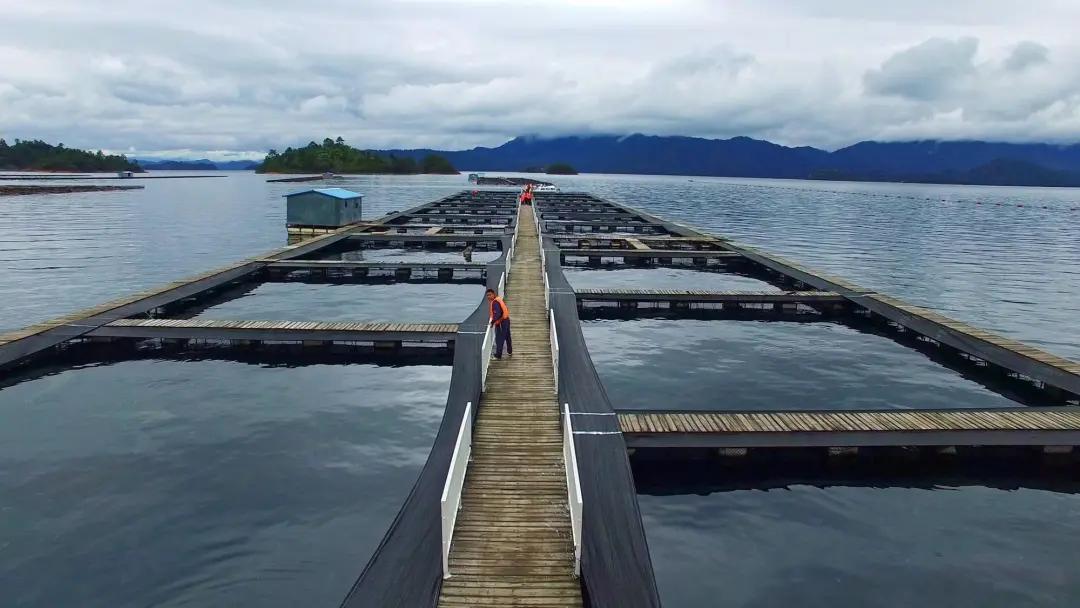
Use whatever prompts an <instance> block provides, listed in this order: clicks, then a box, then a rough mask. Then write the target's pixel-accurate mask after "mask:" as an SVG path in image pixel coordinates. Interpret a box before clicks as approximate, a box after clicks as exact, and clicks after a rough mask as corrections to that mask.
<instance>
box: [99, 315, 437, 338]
mask: <svg viewBox="0 0 1080 608" xmlns="http://www.w3.org/2000/svg"><path fill="white" fill-rule="evenodd" d="M457 331H458V324H456V323H353V322H347V321H330V322H327V321H226V320H216V319H118V320H116V321H113V322H112V323H109V324H107V325H104V326H102V327H98V328H97V329H94V330H92V331H90V332H89V333H88V334H87V335H88V336H90V337H92V338H146V339H150V338H159V339H186V340H253V341H262V340H273V341H293V342H302V341H314V342H320V341H322V342H335V341H336V342H435V343H442V344H448V343H451V342H453V341H454V340H455V339H456V338H457Z"/></svg>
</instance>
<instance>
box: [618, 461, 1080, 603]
mask: <svg viewBox="0 0 1080 608" xmlns="http://www.w3.org/2000/svg"><path fill="white" fill-rule="evenodd" d="M1018 485H1019V486H1020V487H1017V488H1013V489H1007V490H1006V489H998V488H990V487H983V486H979V485H968V486H946V485H942V486H933V487H928V488H913V487H904V485H903V484H900V485H898V486H894V487H859V486H853V487H848V486H828V487H817V486H813V485H804V484H791V485H788V486H785V487H780V488H773V489H768V490H757V489H733V490H730V491H722V492H717V493H713V494H708V495H705V496H695V495H682V496H639V497H638V500H639V503H640V505H641V510H642V512H643V518H644V521H645V528H646V531H647V533H648V539H649V550H650V553H651V554H652V559H653V567H654V568H655V571H656V578H657V584H658V585H659V588H660V594H661V596H662V597H663V601H664V606H665V608H698V607H701V606H739V607H761V608H765V607H770V608H771V607H773V606H809V607H815V608H816V607H821V608H834V607H836V606H866V607H871V606H872V607H878V608H902V607H908V606H985V607H991V606H992V607H1001V608H1015V607H1020V606H1024V607H1031V608H1034V607H1048V606H1060V607H1062V608H1064V607H1066V606H1075V605H1076V603H1077V598H1080V578H1078V577H1077V576H1076V571H1075V566H1076V560H1075V555H1076V538H1077V537H1078V535H1080V495H1078V494H1076V493H1074V492H1075V490H1076V489H1077V488H1075V487H1070V488H1069V490H1070V491H1068V492H1061V491H1056V492H1055V491H1047V490H1041V489H1030V488H1025V487H1023V483H1022V482H1019V483H1018ZM1072 485H1073V486H1075V484H1072ZM720 598H722V599H720Z"/></svg>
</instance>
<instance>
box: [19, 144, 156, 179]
mask: <svg viewBox="0 0 1080 608" xmlns="http://www.w3.org/2000/svg"><path fill="white" fill-rule="evenodd" d="M0 169H2V170H6V171H83V172H99V171H142V169H140V168H139V165H137V164H135V163H133V162H131V161H130V160H128V159H127V157H126V156H123V155H111V154H103V153H102V152H101V151H100V150H98V151H97V152H96V153H94V152H87V151H85V150H77V149H75V148H65V147H64V144H57V145H55V146H53V145H50V144H47V143H45V142H43V141H40V140H36V139H35V140H28V141H20V140H15V143H14V144H10V145H9V144H8V143H7V142H6V141H4V140H3V139H0Z"/></svg>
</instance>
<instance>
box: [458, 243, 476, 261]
mask: <svg viewBox="0 0 1080 608" xmlns="http://www.w3.org/2000/svg"><path fill="white" fill-rule="evenodd" d="M472 252H473V246H472V245H466V246H465V249H462V250H461V255H462V256H464V257H465V261H466V262H471V261H472Z"/></svg>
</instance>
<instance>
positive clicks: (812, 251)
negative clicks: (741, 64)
mask: <svg viewBox="0 0 1080 608" xmlns="http://www.w3.org/2000/svg"><path fill="white" fill-rule="evenodd" d="M553 181H556V182H557V183H558V184H559V185H560V186H562V187H563V188H564V189H580V190H587V191H590V192H593V193H595V194H598V195H600V196H605V197H609V198H612V199H614V200H617V201H619V202H623V203H627V204H630V205H635V206H639V207H641V208H644V209H646V210H649V211H651V212H653V213H656V214H659V215H662V216H665V217H669V218H671V219H677V220H682V221H686V222H688V223H691V224H694V225H697V226H700V227H702V228H705V229H708V230H710V231H713V232H715V233H718V234H722V235H725V236H728V237H732V238H735V239H738V240H740V241H743V242H746V243H749V244H752V245H756V246H760V247H763V248H765V249H767V250H769V251H772V252H775V253H778V254H782V255H787V256H790V257H792V258H795V259H797V260H800V261H802V262H804V263H806V264H808V265H810V266H814V267H818V268H820V269H822V270H825V271H828V272H832V273H835V274H837V275H840V276H843V277H846V278H848V279H851V280H853V281H855V282H857V283H860V284H863V285H864V286H867V287H870V288H873V289H877V290H880V291H882V292H885V293H890V294H893V295H897V296H900V297H903V298H905V299H908V300H909V301H912V302H914V303H916V304H921V305H926V306H930V307H933V308H937V309H939V310H942V311H944V312H946V313H947V314H950V315H953V316H955V317H958V318H960V319H962V320H965V321H968V322H972V323H974V324H976V325H979V326H982V327H986V328H989V329H992V330H995V331H999V332H1001V333H1004V334H1006V335H1008V336H1010V337H1014V338H1018V339H1021V340H1026V341H1028V342H1031V343H1033V344H1035V345H1038V346H1040V347H1042V348H1045V349H1047V350H1050V351H1052V352H1055V353H1057V354H1061V355H1064V356H1067V357H1072V358H1080V332H1078V331H1077V329H1078V325H1077V321H1076V319H1077V318H1080V314H1078V313H1080V296H1078V294H1080V211H1078V209H1080V190H1075V189H1040V188H989V187H956V186H925V185H895V184H847V183H819V182H795V181H784V180H738V179H712V178H680V177H647V176H604V175H583V176H576V177H559V178H553ZM139 183H141V184H145V185H146V189H145V190H141V191H133V192H105V193H87V194H76V195H63V196H31V197H11V198H0V210H2V213H0V295H2V296H3V301H4V306H3V307H0V330H4V329H12V328H16V327H21V326H24V325H28V324H31V323H35V322H39V321H42V320H45V319H48V318H52V317H55V316H58V315H62V314H66V313H69V312H71V311H73V310H77V309H80V308H84V307H88V306H92V305H95V304H97V303H99V302H101V301H103V300H107V299H110V298H114V297H117V296H120V295H123V294H126V293H130V292H134V291H137V290H140V289H144V288H147V287H151V286H154V285H158V284H161V283H165V282H168V281H172V280H176V279H178V278H181V277H183V276H186V275H190V274H195V273H199V272H203V271H205V270H206V269H209V268H212V267H216V266H220V265H223V264H226V263H231V262H234V261H236V260H238V259H240V258H243V257H249V256H254V255H258V254H260V253H263V252H266V251H268V250H271V249H274V248H276V247H279V246H281V245H282V244H283V242H284V237H285V234H284V199H283V198H282V195H284V194H285V193H287V192H291V191H294V190H299V189H301V188H300V187H298V186H301V187H307V186H309V184H268V183H266V182H265V179H264V178H263V177H261V176H255V175H253V174H248V173H236V174H230V175H229V177H227V178H224V179H208V180H192V181H184V180H161V181H146V182H139ZM315 185H316V186H318V185H320V184H315ZM333 185H335V186H341V187H345V188H350V189H354V190H357V191H359V192H362V193H363V194H365V200H364V205H365V215H366V216H367V217H375V216H377V215H381V214H383V213H387V212H390V211H394V210H400V209H404V208H407V207H411V206H414V205H417V204H420V203H423V202H426V201H429V200H433V199H436V198H438V197H442V196H445V195H447V194H451V193H453V192H455V191H458V190H460V189H462V188H464V187H465V179H464V176H445V177H444V176H416V177H411V176H397V177H383V176H378V177H360V178H347V179H344V180H340V181H337V182H335V183H334V184H333ZM1021 205H1022V206H1021ZM429 253H430V252H414V251H403V250H399V251H396V252H395V251H375V252H369V251H365V252H364V253H363V255H364V256H365V257H364V259H369V258H368V257H367V256H369V255H370V256H371V258H370V259H375V258H376V257H378V256H388V257H394V258H396V259H400V260H407V259H414V258H413V257H411V256H417V255H419V256H420V257H419V258H415V259H433V258H430V257H425V256H428V255H429ZM434 255H439V256H446V257H445V259H446V260H447V261H456V260H457V259H460V258H459V254H457V253H454V252H443V253H436V254H434ZM484 255H487V254H485V253H484V252H479V251H478V252H477V257H476V258H475V259H476V260H477V261H484V260H485V259H486V258H484V257H482V256H484ZM440 259H443V258H440ZM641 272H642V271H639V270H630V271H621V270H620V271H573V272H571V273H570V277H571V280H572V281H573V282H574V284H575V285H577V286H580V287H619V286H625V287H648V286H651V287H655V288H681V287H685V286H686V285H687V284H688V283H687V282H688V281H692V283H691V284H692V285H693V286H694V287H697V288H701V289H718V290H719V289H747V290H750V289H752V290H764V289H769V288H768V287H767V286H765V284H763V283H759V282H758V281H753V280H751V279H745V278H742V277H730V276H724V275H717V274H704V273H693V272H692V271H686V270H681V269H664V270H656V271H647V272H648V279H646V278H645V276H643V275H642V274H641ZM687 273H690V274H687ZM650 282H651V284H650ZM328 287H329V288H328ZM347 287H349V289H340V290H339V289H338V288H336V287H332V286H323V285H319V286H312V285H302V284H290V285H286V286H282V287H279V286H277V285H274V286H264V287H261V288H259V289H257V290H256V291H255V292H252V295H250V296H247V297H244V298H241V299H240V300H237V301H234V302H232V303H229V304H226V305H222V306H221V307H219V308H217V309H216V310H213V311H212V313H210V314H208V313H204V314H206V316H221V315H225V314H230V313H229V311H230V310H231V311H233V313H235V314H236V315H237V316H238V317H239V316H247V315H249V314H254V313H255V312H257V311H259V310H261V311H263V312H264V313H265V315H272V316H274V317H282V315H287V316H285V317H284V318H296V319H302V318H303V319H306V318H311V317H307V316H295V315H300V314H302V313H308V312H310V313H313V315H317V316H318V317H319V318H329V317H330V316H331V315H334V314H335V313H337V312H338V311H342V310H349V311H350V312H348V313H342V315H343V317H336V318H350V319H351V318H352V317H353V316H354V315H359V314H364V316H365V317H367V316H368V314H367V312H368V309H363V308H362V307H363V306H365V305H366V304H365V302H366V303H369V304H371V305H372V306H373V308H372V309H370V310H371V314H372V315H373V314H375V313H376V312H378V311H382V313H383V314H382V315H380V316H382V317H386V316H391V315H395V314H400V315H413V314H414V311H420V316H424V317H425V318H424V319H423V320H429V319H427V318H426V316H427V315H428V314H429V312H430V313H431V314H434V313H436V312H445V313H446V317H445V320H447V321H457V320H461V318H464V316H465V314H467V313H468V311H470V310H471V309H472V307H471V306H464V307H463V308H462V309H461V310H462V312H463V313H464V314H461V315H459V316H458V317H456V318H455V317H454V315H455V314H458V313H457V308H453V306H456V305H457V303H459V302H468V301H471V300H472V299H473V296H471V295H468V294H469V293H471V291H462V292H460V293H459V292H457V291H454V292H453V293H449V292H448V293H445V294H443V293H441V292H439V293H435V292H422V293H421V292H417V293H409V292H407V291H406V290H404V289H397V288H407V287H410V286H406V285H398V286H394V287H395V289H394V290H390V291H386V292H385V294H383V295H380V296H377V297H376V296H375V294H376V290H372V291H366V292H355V291H352V290H353V289H355V288H360V289H368V288H369V287H371V286H347ZM420 287H425V288H428V287H432V286H427V285H424V286H420ZM444 287H446V288H449V289H453V290H456V289H457V288H458V287H462V286H437V288H438V289H443V288H444ZM468 287H469V288H471V287H474V286H468ZM285 288H289V289H285ZM278 289H282V291H277V290H278ZM354 293H363V294H364V296H354V295H351V294H354ZM301 294H302V295H301ZM339 294H340V295H339ZM376 300H378V302H376ZM429 300H431V301H435V300H438V302H439V303H440V306H436V307H434V308H431V309H422V307H424V306H428V305H429ZM447 301H452V302H453V306H449V305H447V306H442V303H443V302H447ZM354 306H359V307H361V308H359V309H358V308H353V307H354ZM260 307H261V308H260ZM351 311H356V312H351ZM294 313H295V315H294ZM413 318H414V319H416V320H421V319H420V318H419V316H417V317H413ZM439 318H440V319H442V317H439ZM361 320H366V319H361ZM620 323H621V322H595V323H589V324H587V325H586V334H587V337H588V339H589V344H590V348H591V349H592V352H593V356H594V359H595V360H596V361H597V365H598V367H600V368H601V374H602V375H603V377H604V380H605V382H606V383H607V384H608V390H609V392H610V393H611V394H612V399H613V401H615V402H616V404H617V405H620V406H621V405H626V404H629V407H639V406H655V404H657V403H662V404H666V405H669V406H675V405H680V406H683V407H714V406H716V405H718V404H717V403H716V402H715V401H716V399H717V395H723V398H724V402H725V404H730V405H732V406H738V407H757V406H761V407H846V406H851V407H855V406H858V407H865V406H869V405H873V404H875V403H883V402H884V401H888V402H889V404H890V405H896V406H912V407H926V406H930V405H933V404H939V405H940V404H945V405H948V404H953V405H981V406H992V405H995V404H1001V403H1002V401H1001V398H1000V397H999V396H998V395H996V394H994V393H991V392H989V391H987V390H986V389H984V388H983V387H982V386H980V385H978V384H974V383H972V382H969V381H967V380H965V379H964V378H962V377H959V376H958V375H956V374H955V373H953V372H951V371H949V370H947V369H944V368H941V367H939V366H937V365H935V364H933V363H932V362H930V361H928V360H927V359H925V358H924V357H922V355H919V354H917V353H913V352H911V351H908V350H906V349H901V348H900V347H898V346H896V345H895V344H893V343H892V342H890V341H889V340H887V339H884V338H880V337H877V336H872V335H867V334H860V333H858V332H855V331H853V330H851V329H849V328H845V327H842V326H835V325H828V324H812V325H811V324H805V325H804V324H764V323H754V322H742V323H734V322H709V323H708V324H707V326H706V325H702V326H700V327H698V326H695V325H693V324H694V323H699V322H693V321H678V322H674V321H654V320H643V321H634V322H630V323H621V324H620ZM646 336H649V337H648V338H646ZM657 340H662V344H659V345H658V344H657V343H656V342H657ZM657 346H659V349H658V348H657ZM647 353H648V354H647ZM890 370H892V371H895V370H902V371H903V374H898V373H889V371H890ZM448 378H449V368H419V367H410V368H400V369H389V368H379V369H375V368H372V367H370V366H365V365H349V366H318V365H316V366H305V367H266V366H255V365H246V364H241V363H235V362H223V361H191V362H180V361H132V362H124V363H116V364H111V365H99V366H89V367H84V368H79V369H71V370H67V371H64V372H62V373H59V374H56V375H52V376H47V377H43V378H38V379H35V380H32V381H27V382H23V383H21V384H17V385H14V386H8V387H7V388H2V389H0V539H2V540H0V605H4V606H6V605H16V606H20V605H21V606H53V605H75V604H78V605H82V606H179V605H199V606H202V605H226V606H293V605H311V606H333V605H336V604H337V602H338V601H339V600H340V598H341V597H342V595H343V593H344V591H345V590H346V589H347V588H348V585H349V584H350V583H351V582H352V580H353V578H354V577H355V576H356V574H357V573H358V572H359V569H360V568H361V567H362V565H363V563H364V562H365V561H366V559H367V556H369V555H370V553H371V551H372V549H373V547H374V546H375V545H376V544H377V542H378V540H379V538H380V537H381V536H382V534H383V532H384V531H385V529H386V525H387V524H388V522H389V521H390V520H391V519H392V517H393V515H394V513H395V512H396V510H397V508H398V507H399V506H400V504H401V500H402V499H403V497H404V496H405V495H406V493H407V492H408V489H409V487H411V485H412V483H413V481H414V479H415V476H416V472H417V471H418V470H419V468H420V466H421V465H422V463H423V461H424V458H425V457H426V454H427V451H428V449H429V448H430V443H431V438H432V435H433V433H434V429H435V427H436V425H437V424H438V420H439V418H440V416H441V411H442V406H443V402H444V400H445V393H446V383H447V380H448ZM613 378H615V379H616V380H614V381H613ZM642 378H647V379H651V380H649V382H647V383H645V382H642V381H641V379H642ZM898 378H903V379H899V380H898ZM376 380H377V382H376ZM646 386H651V387H654V388H655V389H657V390H655V392H654V393H649V392H648V391H647V390H645V389H643V387H646ZM945 402H947V403H945ZM845 404H846V405H845ZM931 483H933V482H932V481H931ZM880 485H881V487H863V486H858V487H844V486H830V487H825V488H820V487H815V486H813V485H806V484H791V485H790V486H787V487H782V488H775V489H768V490H766V489H733V490H728V491H716V492H712V493H708V494H705V495H702V496H698V495H689V496H687V495H676V496H641V502H642V508H643V511H644V513H645V523H646V528H647V533H648V538H649V544H650V549H651V552H652V555H653V561H654V566H655V568H656V571H657V576H658V581H659V584H660V587H661V592H662V594H663V597H664V601H665V605H666V606H669V607H671V606H676V607H681V606H708V605H715V604H716V603H717V598H724V599H725V604H727V603H728V602H727V600H728V599H730V600H731V601H730V605H734V606H773V605H778V604H783V603H792V604H794V603H800V604H809V605H814V606H817V605H821V606H824V605H826V603H828V605H830V606H844V605H880V606H909V605H912V604H926V605H943V604H954V605H979V606H1055V605H1060V606H1071V605H1076V604H1077V602H1078V601H1080V599H1078V598H1080V590H1078V589H1077V586H1076V583H1075V581H1076V580H1077V579H1076V577H1075V576H1074V575H1073V570H1074V568H1072V555H1073V554H1074V553H1075V551H1074V550H1073V549H1074V547H1073V546H1072V545H1073V544H1075V543H1073V542H1072V541H1073V539H1075V538H1076V537H1077V532H1080V530H1078V529H1077V527H1078V521H1077V519H1076V517H1075V514H1076V513H1078V512H1080V510H1078V506H1080V505H1077V504H1076V498H1075V497H1076V494H1074V493H1073V489H1072V488H1068V487H1061V488H1058V491H1052V490H1051V489H1041V490H1033V489H1025V488H1022V484H1021V487H1020V489H1016V488H1014V489H995V488H989V487H983V486H981V485H978V483H971V484H963V485H956V486H942V487H934V486H932V485H931V486H929V487H926V488H910V487H905V486H903V485H901V486H896V485H895V484H893V486H892V487H890V484H889V483H887V482H882V483H881V484H880ZM58 581H63V584H59V583H58Z"/></svg>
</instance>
